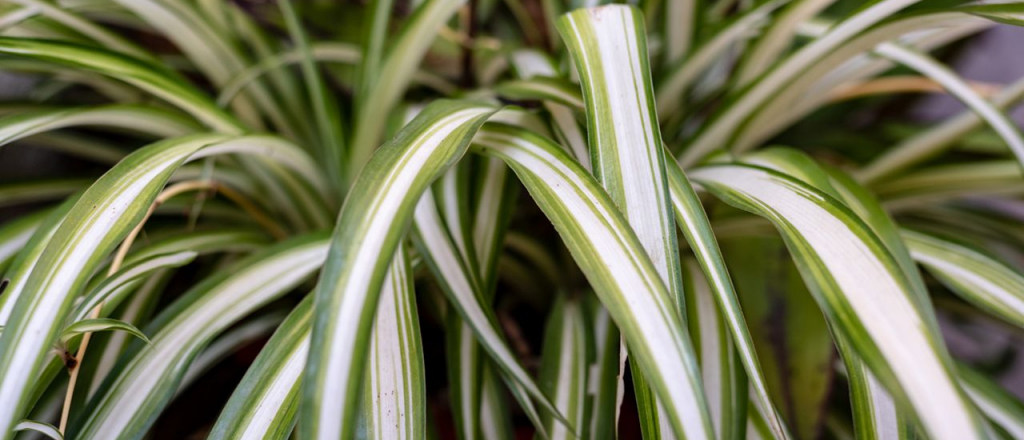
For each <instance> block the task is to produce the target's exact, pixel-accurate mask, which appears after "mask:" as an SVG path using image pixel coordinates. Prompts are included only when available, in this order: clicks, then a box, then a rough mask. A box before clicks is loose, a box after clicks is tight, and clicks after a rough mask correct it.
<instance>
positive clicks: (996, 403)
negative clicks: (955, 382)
mask: <svg viewBox="0 0 1024 440" xmlns="http://www.w3.org/2000/svg"><path fill="white" fill-rule="evenodd" d="M958 367H959V368H957V370H958V371H959V373H960V383H962V384H963V387H964V391H965V392H966V393H967V395H968V396H970V397H971V400H973V401H974V403H975V404H977V405H978V409H980V410H981V412H982V413H984V414H985V416H986V417H988V419H989V420H991V421H992V423H994V424H996V425H998V426H999V427H1000V428H1002V429H1003V431H1005V432H1006V433H1007V434H1009V438H1022V437H1024V404H1022V403H1021V401H1020V400H1019V399H1018V398H1016V397H1014V396H1013V395H1011V394H1010V393H1008V392H1006V390H1004V389H1003V388H1002V387H1001V386H1000V385H999V384H998V383H996V382H994V381H993V380H991V379H989V378H987V377H985V376H984V375H982V374H981V373H979V372H977V371H974V370H972V369H970V368H968V367H967V366H965V365H962V364H961V365H958Z"/></svg>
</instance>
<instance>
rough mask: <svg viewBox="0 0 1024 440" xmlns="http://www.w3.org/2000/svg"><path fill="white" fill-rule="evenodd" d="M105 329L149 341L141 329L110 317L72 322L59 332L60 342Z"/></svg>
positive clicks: (65, 342) (67, 341)
mask: <svg viewBox="0 0 1024 440" xmlns="http://www.w3.org/2000/svg"><path fill="white" fill-rule="evenodd" d="M106 331H123V332H125V333H128V334H130V335H132V336H135V337H136V338H139V339H141V340H143V341H144V342H145V343H147V344H148V343H149V338H147V337H146V335H145V334H144V333H142V331H141V330H139V329H137V328H135V326H134V325H131V324H129V323H127V322H124V321H121V320H117V319H111V318H96V319H83V320H81V321H78V322H76V323H74V324H71V325H69V326H68V327H67V328H65V329H64V331H63V332H61V334H60V342H61V343H62V344H65V345H66V344H68V343H70V342H71V341H72V340H73V339H74V338H76V337H78V336H81V335H82V334H84V333H96V332H106Z"/></svg>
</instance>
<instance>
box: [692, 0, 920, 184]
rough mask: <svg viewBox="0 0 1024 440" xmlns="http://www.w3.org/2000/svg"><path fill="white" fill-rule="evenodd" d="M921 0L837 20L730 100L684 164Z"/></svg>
mask: <svg viewBox="0 0 1024 440" xmlns="http://www.w3.org/2000/svg"><path fill="white" fill-rule="evenodd" d="M919 1H920V0H880V1H877V2H874V3H871V4H870V5H869V6H866V7H865V8H863V9H860V10H859V11H858V12H857V13H856V14H853V15H850V16H849V17H848V18H846V19H845V20H843V21H841V22H838V23H836V24H835V25H834V26H833V27H831V28H830V29H829V31H828V32H827V33H826V34H825V35H822V36H821V37H820V38H817V39H815V40H813V41H811V42H810V43H808V44H806V45H804V46H803V47H802V48H800V49H799V50H798V51H797V52H795V53H794V54H793V55H791V56H790V57H788V58H786V59H785V60H783V61H782V62H780V63H779V65H778V66H776V67H775V68H774V69H772V70H770V71H769V72H767V73H766V74H765V75H764V76H762V77H761V78H760V79H759V80H757V81H756V82H754V83H752V84H751V86H750V87H749V88H746V89H744V90H743V93H742V95H740V96H739V97H737V98H736V99H735V101H733V102H730V103H729V105H728V107H726V108H725V109H724V110H722V111H721V112H719V114H718V115H717V117H715V118H713V119H712V120H711V121H709V122H708V123H707V124H706V127H705V128H704V129H703V130H701V132H700V133H699V134H698V135H697V136H696V137H695V139H694V140H693V141H692V142H690V143H689V145H688V146H687V147H686V150H685V151H684V153H683V155H682V156H680V158H679V159H680V162H681V163H682V165H683V166H690V165H692V164H694V163H696V162H697V161H698V160H699V159H701V158H703V157H704V156H706V155H707V154H708V153H710V152H711V151H712V150H714V149H715V148H722V147H723V146H726V145H727V143H728V141H729V140H730V138H731V137H732V136H733V135H734V134H735V132H736V131H737V129H738V128H740V126H741V125H742V124H743V122H744V121H746V120H747V118H748V117H750V116H751V115H752V114H754V112H756V111H757V110H758V109H759V108H761V106H762V105H764V103H765V102H767V101H768V100H769V99H771V98H772V97H773V96H775V94H776V93H778V91H779V89H780V88H781V87H783V86H785V85H787V84H788V83H791V82H793V81H794V80H795V79H796V78H797V76H799V75H800V74H801V73H802V72H803V71H804V70H805V69H806V68H807V67H808V66H809V65H811V64H813V63H814V62H815V61H816V60H817V59H818V58H820V57H822V56H825V55H826V54H828V53H829V52H831V51H833V50H835V49H836V48H837V47H840V46H841V45H842V44H844V43H845V42H847V41H848V40H850V39H851V38H854V37H856V36H857V35H858V34H860V33H861V32H862V31H864V30H866V29H868V28H870V27H871V26H873V25H875V24H877V23H879V22H881V21H883V20H885V19H886V18H888V17H889V16H891V15H893V14H895V13H896V12H898V11H900V10H901V9H903V8H905V7H907V6H910V5H913V4H915V3H917V2H919Z"/></svg>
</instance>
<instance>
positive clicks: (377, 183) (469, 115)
mask: <svg viewBox="0 0 1024 440" xmlns="http://www.w3.org/2000/svg"><path fill="white" fill-rule="evenodd" d="M493 112H494V110H493V109H491V108H489V107H485V106H481V105H471V104H466V103H458V102H453V101H440V102H436V103H434V104H431V105H430V106H428V107H427V108H426V109H424V110H423V112H422V113H421V114H420V115H419V116H418V117H417V118H416V119H415V120H413V121H412V122H411V123H410V124H409V125H408V126H406V128H405V129H403V130H402V131H401V132H400V133H399V134H398V135H397V137H395V138H394V139H393V140H392V141H390V142H388V143H387V144H385V145H384V146H382V147H381V148H380V149H379V150H378V152H377V154H375V155H374V157H373V159H371V161H370V162H369V163H368V164H367V165H366V167H365V169H364V170H363V172H362V173H361V174H360V177H359V179H358V180H357V181H356V183H355V185H354V186H353V188H352V191H351V192H350V196H349V198H348V200H347V201H346V202H345V206H344V208H342V211H341V214H340V216H339V219H338V224H337V226H336V227H335V231H336V234H335V236H334V238H333V240H332V251H331V256H330V257H329V258H328V260H327V264H326V267H325V269H324V271H323V273H322V274H321V277H320V285H319V287H318V288H317V300H316V305H315V307H316V311H317V313H316V316H315V318H314V325H313V341H312V344H311V349H310V358H309V362H308V364H307V366H306V375H305V379H304V385H303V389H304V391H303V405H304V408H305V410H304V412H303V414H302V417H301V420H300V429H301V430H303V432H305V433H307V434H305V435H309V436H310V437H311V438H316V439H334V438H338V437H341V436H351V435H353V434H354V432H355V427H356V415H357V414H358V402H359V398H360V386H361V385H362V378H363V373H364V371H365V366H366V358H365V356H364V355H363V354H365V353H366V352H367V351H366V346H367V343H368V340H369V334H370V332H371V330H372V324H373V317H374V312H375V311H376V305H377V300H378V298H379V293H380V286H381V284H382V283H383V280H384V277H385V270H386V268H387V265H388V263H389V262H390V261H391V256H392V254H393V253H394V250H395V249H397V247H398V244H399V240H400V238H401V237H402V235H403V233H404V232H405V229H406V225H408V224H409V221H410V219H411V218H412V210H413V207H414V205H415V203H416V202H417V201H418V199H419V197H420V196H421V195H422V194H423V192H424V191H425V190H426V188H427V186H428V185H429V184H430V183H431V182H433V181H434V180H435V179H437V177H439V176H440V175H441V173H443V172H444V171H445V170H446V169H447V168H448V167H449V166H450V165H451V164H452V163H453V162H454V161H456V160H457V159H459V158H461V157H462V155H463V154H464V153H465V151H466V148H467V147H468V143H469V139H470V137H471V136H472V135H473V133H474V132H475V131H476V129H477V128H478V127H479V126H480V124H482V123H483V121H484V120H485V119H486V118H487V117H488V116H490V114H492V113H493ZM327 390H330V392H328V391H327Z"/></svg>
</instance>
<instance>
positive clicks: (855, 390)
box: [835, 335, 915, 440]
mask: <svg viewBox="0 0 1024 440" xmlns="http://www.w3.org/2000/svg"><path fill="white" fill-rule="evenodd" d="M835 340H836V347H838V348H839V353H840V357H842V358H843V365H844V366H845V367H846V368H845V370H844V371H845V372H846V379H847V381H848V382H849V386H850V406H851V408H852V412H853V431H854V433H856V434H857V438H864V439H869V440H909V439H913V438H915V437H914V435H913V434H914V431H913V429H912V423H913V422H912V421H911V420H909V419H908V417H907V414H906V412H905V411H901V410H900V409H899V408H897V406H896V402H895V401H893V398H892V395H890V394H889V392H888V391H886V389H885V386H883V385H882V383H881V382H879V381H878V378H877V377H875V375H874V374H873V373H872V372H871V370H870V369H869V368H868V366H867V364H865V363H864V360H863V359H861V357H860V356H859V355H858V354H857V352H856V351H855V350H854V348H853V346H852V345H851V344H850V342H848V339H847V338H846V337H845V336H842V335H837V336H835Z"/></svg>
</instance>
